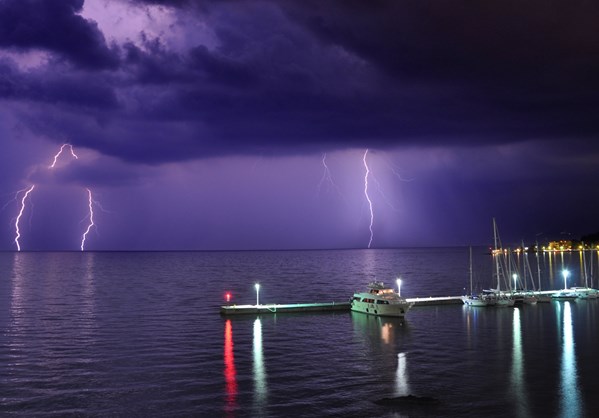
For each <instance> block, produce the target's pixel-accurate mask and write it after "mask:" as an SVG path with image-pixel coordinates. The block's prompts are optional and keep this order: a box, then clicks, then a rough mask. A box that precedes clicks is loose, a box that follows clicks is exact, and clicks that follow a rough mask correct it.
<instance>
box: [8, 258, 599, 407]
mask: <svg viewBox="0 0 599 418" xmlns="http://www.w3.org/2000/svg"><path fill="white" fill-rule="evenodd" d="M467 253H468V250H467V249H465V248H457V249H455V248H453V249H417V250H413V249H412V250H410V249H402V250H356V251H306V252H299V251H298V252H215V253H84V254H80V253H19V254H13V253H1V254H0V415H2V416H47V415H50V416H65V415H66V416H68V415H85V416H89V415H93V416H206V415H209V414H210V415H213V416H287V415H289V416H415V417H417V416H472V417H474V416H476V417H480V416H510V417H511V416H513V417H516V416H522V417H526V416H538V417H547V416H564V417H576V416H592V415H593V413H594V411H598V410H599V384H598V383H597V381H598V379H599V361H597V356H599V350H598V349H599V335H598V334H599V323H598V320H597V318H598V316H599V300H589V301H576V302H552V303H549V304H537V305H535V306H524V307H519V308H504V309H497V308H482V309H480V308H479V309H476V308H468V307H462V306H439V307H420V308H414V309H413V310H412V311H410V312H409V314H408V316H407V318H406V319H405V320H404V321H401V320H398V319H384V318H376V317H371V316H367V315H362V314H357V313H328V314H285V315H268V316H262V317H257V316H255V315H254V316H251V315H250V316H243V317H240V318H223V317H221V316H220V315H219V314H218V307H219V305H221V304H223V303H224V300H223V297H224V294H225V292H226V291H230V292H231V293H232V297H233V302H238V303H240V304H241V303H254V301H255V297H256V295H255V290H254V283H256V282H260V283H261V290H260V300H261V301H263V302H265V303H268V302H278V303H292V302H317V301H323V302H324V301H329V300H331V301H332V300H345V299H347V298H349V296H350V295H351V293H352V292H353V291H354V290H356V289H359V288H362V287H363V286H364V285H365V284H366V282H367V281H369V280H372V279H374V278H377V279H379V280H385V281H387V282H389V283H392V282H393V281H394V279H395V277H396V276H397V275H401V276H402V278H403V280H404V285H403V287H402V294H403V295H405V296H428V295H432V296H447V295H457V294H460V293H462V291H463V288H464V287H466V286H467V285H468V277H467V270H468V254H467ZM560 263H563V264H560ZM547 265H549V264H547V263H546V264H544V269H543V270H544V272H545V273H544V274H545V276H544V278H543V281H544V282H543V286H544V287H545V288H548V286H550V285H551V284H552V280H555V281H556V283H554V284H557V283H558V282H559V277H557V276H556V277H552V274H553V272H552V271H549V269H548V268H547ZM550 265H551V266H555V265H559V266H560V268H561V267H562V266H567V267H569V268H570V270H571V271H572V272H573V276H574V277H576V276H580V275H579V274H578V273H577V272H576V269H577V266H579V260H578V258H577V256H576V255H568V256H567V257H566V258H565V259H563V260H559V259H558V260H551V264H550ZM490 268H491V261H490V259H489V256H488V255H486V254H484V251H479V252H477V253H476V258H475V270H476V271H477V272H478V273H479V275H478V276H477V277H478V278H477V280H478V281H482V282H483V284H484V281H485V280H489V282H490V279H489V277H490ZM553 275H554V276H555V274H553ZM572 280H573V281H574V280H576V278H573V279H572ZM578 280H581V279H580V277H579V278H578ZM489 284H490V283H489ZM572 285H577V283H575V282H573V283H572ZM408 395H412V398H411V399H415V398H414V397H418V398H421V399H424V400H433V401H434V402H421V403H420V402H408V403H406V402H381V400H382V399H402V397H406V396H408ZM407 399H410V398H407Z"/></svg>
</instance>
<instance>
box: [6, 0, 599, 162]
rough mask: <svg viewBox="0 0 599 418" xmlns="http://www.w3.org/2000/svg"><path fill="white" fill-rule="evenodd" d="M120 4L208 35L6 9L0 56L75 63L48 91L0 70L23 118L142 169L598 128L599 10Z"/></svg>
mask: <svg viewBox="0 0 599 418" xmlns="http://www.w3.org/2000/svg"><path fill="white" fill-rule="evenodd" d="M123 1H124V3H128V4H136V5H142V6H149V5H152V6H156V5H159V6H168V7H170V8H171V9H169V10H173V11H175V13H179V17H182V16H185V18H186V19H188V20H184V19H179V20H177V21H176V23H173V25H183V24H184V23H183V22H184V21H187V22H189V21H190V20H189V19H192V20H193V19H197V22H201V23H202V24H205V25H206V26H207V27H209V28H210V30H211V31H212V33H213V35H214V39H213V41H214V42H213V43H210V42H207V43H205V44H203V43H202V41H197V42H196V44H193V45H191V46H186V47H185V48H178V49H177V48H171V47H172V46H173V44H172V41H171V43H169V42H168V41H167V39H166V38H167V36H166V35H165V34H162V35H154V37H152V36H151V35H148V34H146V33H145V32H144V31H143V29H141V31H140V33H139V39H136V40H128V41H125V42H123V43H122V44H121V45H119V46H118V47H117V46H115V47H112V48H109V47H108V46H107V44H106V41H105V35H106V37H108V35H109V34H102V33H101V32H100V30H99V29H98V26H97V25H96V24H95V22H93V21H91V20H86V19H84V18H83V17H81V16H79V15H77V14H76V13H77V12H78V11H80V10H81V4H82V1H63V2H57V3H56V4H55V5H54V2H42V1H39V2H34V1H31V0H29V1H25V2H17V1H6V2H4V3H1V5H0V9H1V10H2V11H3V13H0V16H1V17H0V21H1V22H0V23H6V25H4V24H2V25H0V47H2V48H5V49H9V50H14V49H17V50H27V49H35V48H41V49H45V50H49V51H51V52H54V53H57V54H60V55H61V56H64V57H65V58H67V59H68V60H70V61H71V62H73V63H75V64H76V65H77V66H79V69H78V70H77V71H69V70H68V69H64V70H57V69H56V68H52V69H50V70H49V72H48V77H47V83H46V82H42V81H40V80H43V79H42V78H38V77H37V75H36V74H35V73H34V72H23V71H21V70H18V69H16V68H14V67H12V68H11V67H10V66H7V65H6V64H5V65H4V66H2V65H0V72H1V73H2V76H1V78H0V95H1V96H2V97H3V98H5V99H9V100H15V101H24V102H27V101H31V102H41V103H46V104H50V103H52V104H54V105H55V111H54V112H53V114H52V115H51V117H50V116H47V115H46V114H45V112H41V113H40V114H38V113H36V114H35V115H30V116H31V117H30V120H31V119H35V124H34V126H35V128H36V129H38V131H39V132H55V133H57V132H60V131H61V130H62V131H64V135H63V137H65V136H68V137H69V138H72V141H73V142H74V143H75V144H76V145H84V146H86V147H90V148H93V149H96V150H99V151H100V152H102V153H105V154H107V155H112V156H117V157H120V158H122V159H125V160H130V161H136V162H148V163H160V162H163V161H176V160H185V159H193V158H198V157H204V156H212V155H223V154H250V153H260V154H262V153H281V154H284V153H297V152H313V151H315V150H318V151H320V150H326V149H342V148H347V147H379V148H386V147H396V146H401V145H406V146H410V145H425V146H426V145H439V144H447V145H452V144H470V145H478V144H489V143H505V142H514V141H523V140H529V139H537V138H545V137H547V138H550V139H560V138H568V139H571V138H572V137H577V138H594V137H596V136H597V133H598V127H597V124H596V123H595V118H596V117H595V116H596V114H597V111H598V110H599V98H598V97H599V96H597V95H596V94H595V93H594V92H595V91H597V89H598V88H599V75H598V74H599V30H598V29H597V25H595V24H594V22H596V21H597V20H599V13H598V8H599V6H597V5H594V4H590V3H582V2H574V3H572V2H563V1H557V2H553V3H551V4H550V5H548V4H546V3H541V2H540V1H525V2H514V1H508V2H501V3H492V4H488V3H480V4H479V3H472V2H467V1H453V2H438V1H419V2H406V1H380V0H379V1H372V2H361V1H327V2H318V1H311V0H308V1H285V0H282V1H261V2H258V1H253V2H245V1H244V2H239V1H233V0H232V1H218V2H216V1H214V2H211V1H201V2H200V1H193V0H189V1H184V0H179V1H166V0H163V1H157V0H155V1H151V0H145V1H141V0H138V1H134V0H123ZM53 5H54V6H55V7H53ZM33 12H34V13H33ZM7 16H12V18H9V17H7ZM17 18H19V19H17ZM16 22H21V23H16ZM187 30H191V29H189V28H188V29H187ZM75 39H76V40H77V42H75ZM86 69H88V70H93V69H108V71H101V72H97V71H90V72H89V74H86V71H85V70H86ZM76 105H80V106H83V107H87V108H88V109H92V110H93V109H94V108H95V109H97V110H98V112H97V113H98V114H93V111H92V112H89V111H88V112H83V113H84V114H83V115H81V114H79V113H74V112H73V106H76ZM92 121H93V122H92Z"/></svg>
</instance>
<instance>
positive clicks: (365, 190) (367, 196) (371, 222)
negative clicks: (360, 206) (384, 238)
mask: <svg viewBox="0 0 599 418" xmlns="http://www.w3.org/2000/svg"><path fill="white" fill-rule="evenodd" d="M367 155H368V149H366V151H364V157H363V158H362V161H363V162H364V168H365V169H366V174H365V175H364V195H365V196H366V200H367V201H368V208H369V209H370V225H369V226H368V229H369V230H370V240H369V241H368V248H370V246H371V245H372V239H373V237H374V233H373V231H372V225H373V224H374V211H373V210H372V200H370V196H369V195H368V175H369V174H370V168H368V163H367V162H366V156H367Z"/></svg>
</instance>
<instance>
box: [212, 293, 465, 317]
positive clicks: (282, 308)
mask: <svg viewBox="0 0 599 418" xmlns="http://www.w3.org/2000/svg"><path fill="white" fill-rule="evenodd" d="M406 300H407V301H408V302H414V307H416V306H431V305H458V304H459V305H462V304H463V302H462V299H461V297H460V296H443V297H428V298H407V299H406ZM350 308H351V304H350V303H349V302H323V303H289V304H277V303H272V304H260V305H225V306H221V307H220V313H221V314H222V315H241V314H274V313H292V312H333V311H349V310H350Z"/></svg>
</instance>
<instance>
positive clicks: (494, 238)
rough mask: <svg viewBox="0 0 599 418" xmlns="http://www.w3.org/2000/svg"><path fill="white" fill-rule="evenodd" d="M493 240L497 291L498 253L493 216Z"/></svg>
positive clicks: (495, 224)
mask: <svg viewBox="0 0 599 418" xmlns="http://www.w3.org/2000/svg"><path fill="white" fill-rule="evenodd" d="M493 241H494V246H495V251H494V254H493V256H494V257H495V274H496V275H497V291H498V292H499V287H500V286H499V253H498V252H497V250H498V248H497V223H495V218H493Z"/></svg>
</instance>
